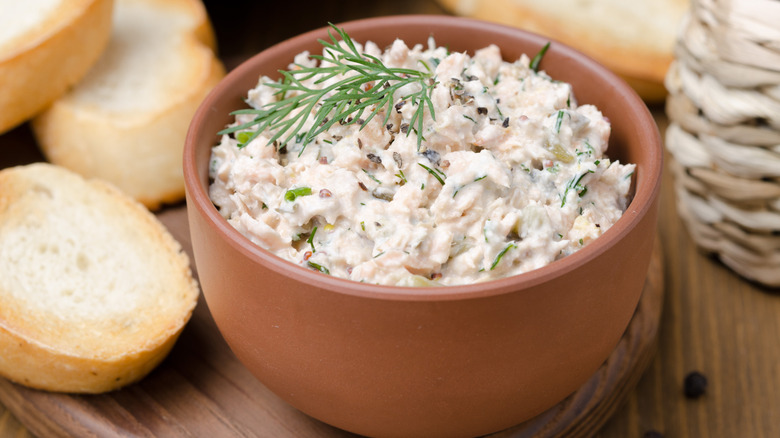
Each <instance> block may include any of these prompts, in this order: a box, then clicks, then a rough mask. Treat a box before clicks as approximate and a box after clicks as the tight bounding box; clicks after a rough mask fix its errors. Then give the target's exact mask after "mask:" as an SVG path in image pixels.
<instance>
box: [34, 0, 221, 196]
mask: <svg viewBox="0 0 780 438" xmlns="http://www.w3.org/2000/svg"><path fill="white" fill-rule="evenodd" d="M114 9H115V11H114V31H113V34H112V36H111V41H110V43H109V47H108V49H107V50H106V52H105V53H104V55H103V56H102V57H101V58H100V60H98V62H97V64H96V65H95V67H94V68H93V69H92V70H90V72H89V73H88V74H87V76H86V77H85V78H84V79H83V80H82V81H81V82H79V84H78V85H77V86H76V87H75V88H74V89H73V90H72V91H70V92H69V93H67V94H66V95H65V96H63V97H62V98H60V99H58V100H57V101H56V102H54V104H53V105H52V106H51V108H50V109H48V110H47V111H45V112H44V113H42V114H41V115H40V116H38V117H36V118H35V119H34V120H33V131H34V133H35V136H36V138H37V140H38V142H39V144H40V146H41V149H42V151H43V152H44V154H45V155H46V157H47V159H48V160H49V161H51V162H52V163H54V164H58V165H61V166H64V167H67V168H69V169H71V170H74V171H76V172H78V173H80V174H82V175H84V176H88V177H99V178H102V179H105V180H107V181H110V182H112V183H113V184H115V185H116V186H117V187H119V189H121V190H122V191H123V192H125V193H127V194H128V195H130V196H132V197H134V198H135V199H137V200H138V201H140V202H142V203H143V204H144V205H146V206H147V207H148V208H150V209H156V208H158V207H159V206H160V205H161V204H163V203H171V202H176V201H178V200H180V199H182V198H183V196H184V179H183V176H182V148H183V144H184V137H185V135H186V132H187V128H188V126H189V122H190V119H191V118H192V115H193V114H194V113H195V110H196V109H197V106H198V105H199V104H200V102H201V101H202V100H203V98H204V97H205V96H206V94H207V93H208V92H209V91H210V90H211V88H212V87H213V86H214V85H215V84H216V83H217V82H218V81H219V79H221V78H222V77H223V76H224V73H225V71H224V67H223V66H222V64H221V63H220V62H219V60H218V59H217V58H216V55H215V53H214V48H215V45H216V43H215V40H214V33H213V31H212V28H211V24H210V22H209V19H208V16H207V14H206V10H205V8H204V7H203V5H202V3H201V2H200V0H117V1H116V5H115V8H114Z"/></svg>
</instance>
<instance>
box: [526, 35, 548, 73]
mask: <svg viewBox="0 0 780 438" xmlns="http://www.w3.org/2000/svg"><path fill="white" fill-rule="evenodd" d="M549 48H550V43H549V42H548V43H547V44H545V45H544V47H542V50H539V53H537V54H536V56H534V57H533V59H532V60H531V63H530V64H529V65H528V66H529V67H530V68H531V70H533V71H534V72H538V71H539V64H540V63H541V62H542V58H543V57H544V54H545V53H547V49H549Z"/></svg>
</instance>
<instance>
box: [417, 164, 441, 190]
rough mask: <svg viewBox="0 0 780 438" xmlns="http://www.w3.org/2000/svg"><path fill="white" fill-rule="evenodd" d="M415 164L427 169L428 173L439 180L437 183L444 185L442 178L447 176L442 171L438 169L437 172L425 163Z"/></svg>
mask: <svg viewBox="0 0 780 438" xmlns="http://www.w3.org/2000/svg"><path fill="white" fill-rule="evenodd" d="M417 164H419V165H420V167H422V168H423V169H425V170H427V171H428V173H430V174H431V175H433V177H434V178H436V179H437V180H438V181H439V183H441V185H444V178H447V176H446V175H444V173H442V171H439V173H436V171H435V170H433V169H431V168H430V167H428V166H426V165H425V164H422V163H417ZM439 174H441V176H439Z"/></svg>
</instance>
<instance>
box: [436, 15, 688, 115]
mask: <svg viewBox="0 0 780 438" xmlns="http://www.w3.org/2000/svg"><path fill="white" fill-rule="evenodd" d="M438 1H439V3H440V4H441V5H442V6H444V7H445V8H447V9H448V10H449V11H452V12H453V13H456V14H458V15H463V16H468V17H473V18H479V19H483V20H488V21H494V22H498V23H503V24H508V25H512V26H516V27H519V28H522V29H526V30H529V31H532V32H535V33H538V34H541V35H544V36H547V37H550V38H551V39H554V40H556V41H560V42H562V43H564V44H567V45H569V46H572V47H574V48H575V49H578V50H579V51H581V52H583V53H585V54H586V55H588V56H590V57H592V58H594V59H595V60H597V61H599V62H600V63H601V64H603V65H605V66H606V67H607V68H609V69H611V70H612V71H614V72H615V73H617V74H618V75H620V76H622V77H623V78H624V79H625V80H626V81H627V82H628V83H629V84H630V85H631V86H633V87H634V89H635V90H636V91H637V93H638V94H639V95H640V96H641V97H642V98H644V99H645V100H646V101H651V102H659V101H663V99H664V98H665V97H666V90H665V89H664V87H663V80H664V76H665V75H666V71H667V69H668V68H669V65H670V64H671V62H672V60H673V59H674V44H675V38H676V36H677V34H678V28H679V26H680V24H681V20H682V17H683V15H684V14H685V12H686V11H687V10H688V7H689V1H690V0H638V1H624V0H577V1H571V0H544V1H540V0H438ZM532 55H533V54H531V56H532Z"/></svg>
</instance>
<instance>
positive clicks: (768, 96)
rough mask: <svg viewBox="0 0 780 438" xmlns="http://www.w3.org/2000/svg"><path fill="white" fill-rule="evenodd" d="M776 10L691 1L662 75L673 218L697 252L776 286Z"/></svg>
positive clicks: (779, 35)
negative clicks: (676, 216)
mask: <svg viewBox="0 0 780 438" xmlns="http://www.w3.org/2000/svg"><path fill="white" fill-rule="evenodd" d="M776 23H780V2H778V1H776V0H739V1H736V0H693V1H692V3H691V9H690V11H689V13H688V14H687V15H686V17H685V18H684V19H683V23H682V25H681V27H680V34H679V35H678V39H677V45H676V47H675V57H676V60H675V62H674V63H673V64H672V66H671V67H670V69H669V72H668V73H667V76H666V82H665V85H666V88H667V89H668V91H669V97H668V98H667V101H666V112H667V115H668V117H669V120H670V125H669V128H668V129H667V133H666V147H667V149H668V150H669V152H670V153H671V155H672V160H671V163H670V167H671V170H672V172H673V174H674V180H675V190H676V194H677V204H678V210H679V213H680V216H681V217H682V219H683V221H684V222H685V224H686V226H687V228H688V230H689V232H690V234H691V235H692V236H693V238H694V240H695V241H696V243H697V244H698V245H699V247H700V248H702V249H704V250H705V251H707V252H711V253H714V254H716V255H717V256H718V257H719V258H720V259H721V260H722V261H723V263H724V264H726V265H727V266H729V267H730V268H732V269H733V270H734V271H735V272H737V273H739V274H740V275H742V276H744V277H746V278H748V279H750V280H753V281H756V282H759V283H762V284H764V285H766V286H770V287H780V27H778V26H777V24H776Z"/></svg>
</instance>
